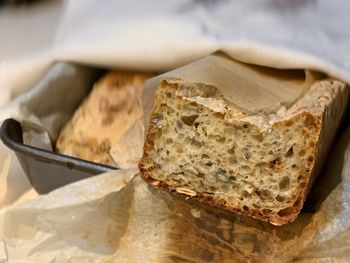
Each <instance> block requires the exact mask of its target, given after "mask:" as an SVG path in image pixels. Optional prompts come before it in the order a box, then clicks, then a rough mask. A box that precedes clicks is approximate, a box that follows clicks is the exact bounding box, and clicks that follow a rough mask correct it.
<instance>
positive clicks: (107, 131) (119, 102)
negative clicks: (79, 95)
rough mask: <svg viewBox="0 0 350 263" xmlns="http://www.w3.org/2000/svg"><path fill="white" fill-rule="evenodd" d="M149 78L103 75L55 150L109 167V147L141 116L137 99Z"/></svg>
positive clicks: (133, 74)
mask: <svg viewBox="0 0 350 263" xmlns="http://www.w3.org/2000/svg"><path fill="white" fill-rule="evenodd" d="M149 77H150V75H149V74H142V73H132V72H117V71H114V72H110V73H108V74H106V75H105V76H104V77H103V78H102V79H100V80H99V81H98V82H97V83H96V84H95V85H94V86H93V88H92V91H91V93H90V94H89V96H88V97H87V98H86V99H85V100H84V102H83V103H82V104H81V105H80V106H79V108H78V109H77V110H76V112H75V113H74V115H73V117H72V119H71V120H70V121H69V122H68V123H67V124H66V125H65V127H64V128H63V129H62V131H61V133H60V135H59V138H58V140H57V144H56V149H57V150H58V151H59V152H60V153H63V154H66V155H70V156H74V157H78V158H81V159H84V160H89V161H93V162H98V163H103V164H111V162H110V159H109V150H110V148H111V146H112V145H113V144H114V143H115V142H117V141H118V140H119V138H120V137H121V136H122V135H123V134H124V132H125V131H127V130H128V129H129V127H130V126H131V125H132V124H133V123H134V121H135V120H136V119H138V118H139V117H141V115H142V108H141V102H140V97H141V92H142V87H143V83H144V81H145V80H146V79H147V78H149Z"/></svg>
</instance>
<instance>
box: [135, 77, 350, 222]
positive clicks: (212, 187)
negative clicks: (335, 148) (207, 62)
mask: <svg viewBox="0 0 350 263" xmlns="http://www.w3.org/2000/svg"><path fill="white" fill-rule="evenodd" d="M345 86H346V85H345V84H344V83H343V82H340V81H337V80H332V79H324V80H321V81H317V82H315V83H314V84H313V85H312V86H311V88H309V89H308V90H307V91H306V93H305V94H304V95H303V96H302V97H301V98H300V99H298V100H297V101H296V102H295V103H294V104H293V105H290V106H289V107H288V108H286V107H285V106H281V107H280V109H279V110H277V111H275V112H272V113H263V112H253V113H252V112H251V113H247V112H245V111H242V110H241V109H240V108H239V107H236V106H235V105H233V104H232V101H230V100H227V99H226V98H225V97H224V96H223V95H222V94H221V93H220V92H219V91H218V89H216V88H215V87H214V86H210V85H202V84H198V83H197V84H194V83H188V82H186V81H185V80H180V79H172V78H167V79H164V80H162V81H161V82H160V85H159V87H158V88H157V91H156V98H155V102H154V106H153V110H152V112H151V116H150V120H149V125H148V128H147V133H146V139H145V145H144V153H143V157H142V160H141V162H140V164H139V167H140V173H141V177H142V178H143V179H144V180H145V181H146V182H148V183H150V184H152V185H154V186H157V187H159V188H162V189H165V190H168V191H173V192H177V193H179V194H183V195H185V196H186V197H189V198H194V199H197V200H198V201H200V202H203V203H207V204H209V205H211V206H214V207H219V208H223V209H225V210H228V211H231V212H235V213H238V214H242V215H247V216H252V217H254V218H256V219H260V220H263V221H267V222H270V223H271V224H274V225H283V224H286V223H288V222H291V221H293V220H294V219H295V218H296V217H297V215H298V214H299V212H300V210H301V208H302V206H303V204H304V201H305V198H306V196H307V194H308V192H309V189H310V187H311V185H312V182H313V180H314V178H315V176H316V175H317V173H318V172H319V169H320V167H321V165H322V163H323V160H324V158H325V154H326V152H327V151H328V149H329V147H330V145H331V142H332V140H333V138H334V136H335V133H336V130H337V127H338V125H339V123H340V120H341V117H342V115H343V113H344V110H345V108H346V104H347V101H348V97H349V90H348V88H347V87H345Z"/></svg>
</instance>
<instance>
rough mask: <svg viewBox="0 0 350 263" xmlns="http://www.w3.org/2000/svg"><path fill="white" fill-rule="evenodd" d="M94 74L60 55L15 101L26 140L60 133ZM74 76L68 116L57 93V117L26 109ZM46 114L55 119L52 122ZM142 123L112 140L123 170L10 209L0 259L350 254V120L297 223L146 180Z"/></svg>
mask: <svg viewBox="0 0 350 263" xmlns="http://www.w3.org/2000/svg"><path fill="white" fill-rule="evenodd" d="M92 73H95V74H97V72H96V71H95V70H94V69H93V68H88V67H81V66H76V65H70V64H61V63H59V64H57V65H54V66H53V68H52V69H51V70H50V71H49V72H48V74H47V75H46V77H45V78H43V80H42V81H41V82H40V83H39V85H37V86H36V87H35V88H34V89H33V90H32V92H31V93H30V94H31V95H30V96H29V95H27V96H26V97H21V98H19V100H20V101H22V102H23V104H21V103H14V105H22V107H19V108H17V110H18V112H17V113H18V116H19V117H21V116H22V118H20V120H21V121H22V123H23V127H26V129H25V130H26V132H27V133H28V134H27V135H26V136H27V143H33V142H37V141H41V139H42V138H46V137H42V135H43V134H46V136H47V137H48V138H53V139H55V134H57V133H58V130H57V127H60V125H63V123H64V121H63V120H64V119H66V118H68V116H69V114H72V111H73V108H74V106H75V107H76V106H77V105H78V104H79V103H78V102H79V101H81V100H82V98H83V97H84V94H86V92H88V87H89V85H90V86H91V83H92V82H93V79H94V78H95V77H96V76H97V75H96V76H95V77H92V76H93V74H92ZM70 78H72V79H70ZM62 79H65V80H66V82H64V81H63V82H62ZM70 80H74V83H76V84H77V83H81V85H80V86H77V87H76V90H77V93H76V94H75V95H74V96H73V94H72V98H71V100H72V104H69V103H68V104H67V105H72V106H71V108H70V109H68V108H64V109H63V111H64V112H66V114H65V115H64V116H65V118H57V116H61V115H62V114H57V112H60V111H62V109H61V110H60V108H62V107H60V103H58V102H57V101H56V100H59V99H60V98H61V97H59V96H56V97H52V98H55V99H52V101H51V104H50V103H48V104H47V107H48V108H50V109H54V107H52V106H50V105H57V108H56V110H54V111H52V110H51V111H49V113H50V114H53V113H54V114H53V115H50V114H49V113H48V112H47V111H46V110H45V109H46V108H45V107H44V106H42V107H41V108H40V107H38V108H37V107H33V108H32V109H31V108H30V107H28V106H27V107H24V105H34V101H40V100H41V99H42V97H41V96H42V94H45V93H50V90H51V91H55V90H56V92H58V93H59V90H64V89H66V88H67V87H69V85H68V86H67V85H66V84H64V83H71V81H70ZM61 83H63V84H61ZM79 90H80V91H79ZM78 91H79V92H78ZM24 102H25V103H24ZM73 102H74V103H73ZM38 109H40V111H38ZM35 110H36V111H35ZM34 111H35V112H34ZM23 112H24V113H25V114H24V115H21V113H23ZM44 112H47V114H43V113H44ZM28 116H29V117H28ZM44 116H46V117H44ZM348 116H349V115H348ZM26 117H28V118H26ZM48 119H49V120H50V121H49V122H48V121H45V120H48ZM33 120H34V121H33ZM33 127H34V128H33ZM143 130H144V129H143V121H142V120H141V119H140V120H138V121H137V122H135V124H134V125H133V126H132V127H131V128H130V130H129V132H128V133H126V134H124V136H123V137H122V138H121V140H120V141H119V142H118V143H117V144H116V145H114V147H113V149H112V151H111V155H112V157H113V158H114V160H115V161H116V163H119V166H120V167H121V168H123V169H122V170H117V171H113V172H109V173H107V174H103V175H99V176H96V177H93V178H91V179H86V180H84V181H81V182H77V183H74V184H71V185H68V186H66V187H63V188H61V189H57V190H55V191H53V192H51V193H49V194H47V195H44V196H39V197H38V198H36V199H33V200H31V201H29V202H25V203H23V204H19V205H17V206H13V207H10V208H7V209H5V210H3V211H2V212H1V213H0V240H1V242H0V243H2V245H1V246H0V259H1V260H3V261H4V262H6V260H9V261H10V262H232V261H233V262H247V261H250V262H261V261H264V262H289V261H305V262H319V261H320V260H323V261H325V262H328V261H337V262H342V261H344V262H347V261H348V260H349V258H350V243H349V241H348V240H350V221H349V220H348V218H350V205H349V204H350V179H349V178H350V177H349V175H350V126H349V127H347V129H344V128H343V130H342V132H341V133H340V134H341V138H340V139H339V140H338V143H337V144H336V145H335V146H334V149H333V152H331V153H330V155H329V156H330V158H329V159H328V160H327V162H326V166H325V167H324V169H323V172H322V174H321V175H320V177H319V179H318V180H317V181H316V185H315V187H314V188H313V190H312V192H311V193H310V194H309V198H308V200H307V202H306V204H305V207H304V209H303V211H302V213H301V214H300V215H299V217H298V218H297V220H296V221H294V222H293V223H291V224H288V225H285V226H281V227H275V226H272V225H270V224H268V223H263V222H260V221H257V220H254V219H251V218H248V217H242V216H237V215H234V214H229V213H226V212H223V211H221V210H217V209H213V208H209V207H207V206H204V205H200V204H198V203H196V202H193V201H188V200H184V199H182V198H183V197H179V196H176V195H171V194H169V193H165V192H159V191H158V190H156V189H154V188H152V187H150V186H148V185H147V184H145V183H144V182H143V181H142V180H141V179H140V177H139V176H138V169H137V163H138V159H139V158H140V155H141V153H142V140H143ZM38 131H39V132H38ZM33 135H34V136H33ZM36 137H37V139H35V138H36ZM40 138H41V139H40ZM49 141H50V142H51V140H49ZM131 148H132V150H131ZM334 153H336V154H334ZM1 257H2V258H1Z"/></svg>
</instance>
